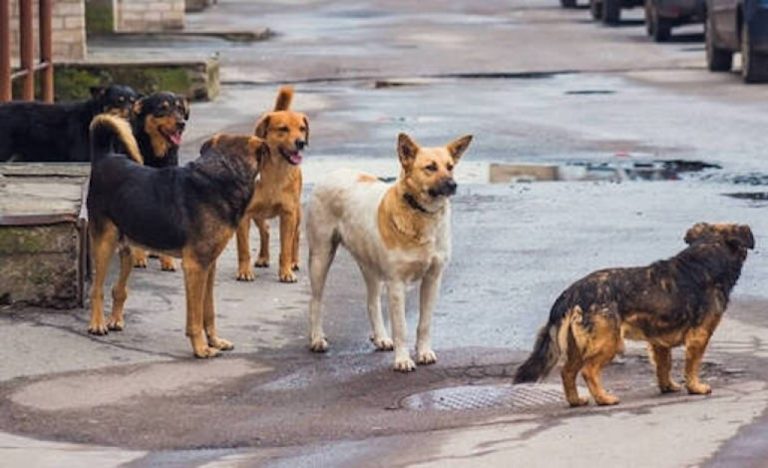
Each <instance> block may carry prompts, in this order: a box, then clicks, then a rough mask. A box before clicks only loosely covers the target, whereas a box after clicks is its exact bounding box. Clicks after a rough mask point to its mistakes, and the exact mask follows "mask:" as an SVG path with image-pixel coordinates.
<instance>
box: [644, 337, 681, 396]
mask: <svg viewBox="0 0 768 468" xmlns="http://www.w3.org/2000/svg"><path fill="white" fill-rule="evenodd" d="M648 354H649V355H650V357H651V361H653V364H654V365H655V366H656V379H657V380H658V382H659V390H661V393H672V392H679V391H680V385H678V384H677V383H676V382H674V381H673V380H672V377H671V376H670V375H669V373H670V371H671V370H672V350H671V349H670V348H668V347H666V346H659V345H652V344H649V345H648Z"/></svg>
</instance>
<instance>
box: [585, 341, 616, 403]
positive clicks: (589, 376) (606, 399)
mask: <svg viewBox="0 0 768 468" xmlns="http://www.w3.org/2000/svg"><path fill="white" fill-rule="evenodd" d="M613 356H614V353H606V352H601V353H599V354H597V355H596V356H591V357H589V358H587V359H586V362H585V363H584V367H583V368H582V370H581V376H582V377H584V381H585V382H586V383H587V388H589V393H591V394H592V398H594V399H595V403H597V404H598V405H615V404H617V403H619V399H618V398H617V397H615V396H614V395H611V394H610V393H608V392H606V391H605V388H603V381H602V377H601V375H600V373H601V372H602V371H603V367H605V365H606V364H608V363H609V362H611V359H613Z"/></svg>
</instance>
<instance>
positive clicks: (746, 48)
mask: <svg viewBox="0 0 768 468" xmlns="http://www.w3.org/2000/svg"><path fill="white" fill-rule="evenodd" d="M750 36H751V34H750V32H749V25H748V24H746V23H744V26H742V28H741V76H742V77H743V78H744V81H745V82H746V83H765V82H768V55H766V54H760V53H758V52H755V51H754V49H753V48H752V41H751V37H750Z"/></svg>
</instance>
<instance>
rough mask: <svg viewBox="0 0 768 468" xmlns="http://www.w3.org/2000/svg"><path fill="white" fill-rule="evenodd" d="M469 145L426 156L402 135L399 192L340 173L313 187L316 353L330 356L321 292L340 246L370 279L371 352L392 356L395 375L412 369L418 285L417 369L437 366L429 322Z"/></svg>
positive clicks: (310, 227) (310, 226) (310, 229)
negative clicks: (411, 302)
mask: <svg viewBox="0 0 768 468" xmlns="http://www.w3.org/2000/svg"><path fill="white" fill-rule="evenodd" d="M471 141H472V136H469V135H467V136H464V137H462V138H459V139H458V140H456V141H454V142H452V143H449V144H448V145H447V146H445V147H442V148H421V147H419V146H418V145H417V144H416V142H414V141H413V140H412V139H411V138H410V137H409V136H408V135H405V134H402V133H401V134H400V135H399V137H398V142H397V151H398V155H399V158H400V165H401V167H402V170H401V172H400V177H399V178H398V180H397V181H396V182H395V183H394V185H390V184H385V183H384V182H381V181H380V180H379V179H377V178H376V177H375V176H372V175H369V174H361V173H356V172H353V171H340V172H336V173H333V174H331V175H330V176H329V177H328V178H327V179H326V180H325V181H323V182H321V183H320V184H318V185H317V186H316V187H315V189H314V191H313V193H312V198H311V201H310V203H309V209H308V213H307V239H308V242H309V279H310V283H311V286H312V299H311V301H310V305H309V321H310V327H311V329H310V348H311V349H312V351H315V352H324V351H325V350H326V349H327V348H328V342H327V341H326V338H325V334H324V333H323V326H322V319H321V303H322V296H323V289H324V287H325V280H326V277H327V274H328V269H329V268H330V266H331V262H332V261H333V257H334V255H335V253H336V249H337V247H338V245H339V244H343V245H344V246H345V247H346V248H347V250H349V251H350V253H351V254H352V256H353V257H354V258H355V260H356V261H357V264H358V266H359V267H360V271H361V272H362V274H363V277H364V279H365V284H366V286H367V289H368V317H369V319H370V321H371V328H372V329H373V335H372V336H371V341H373V344H374V346H376V348H377V349H379V350H391V349H393V348H394V350H395V365H394V368H395V370H396V371H401V372H409V371H412V370H414V369H415V367H416V366H415V364H414V362H413V360H412V359H411V357H410V354H409V352H408V348H407V346H406V343H405V339H406V324H405V287H406V283H408V282H412V281H418V280H421V299H420V313H419V326H418V330H417V331H418V334H417V341H416V352H417V361H418V363H419V364H432V363H434V362H436V361H437V357H436V356H435V353H434V352H433V351H432V338H431V334H430V322H431V320H432V310H433V308H434V306H435V301H436V300H437V294H438V290H439V289H440V280H441V277H442V273H443V269H444V268H445V266H446V264H447V263H448V260H449V257H450V253H451V239H450V217H451V211H450V203H449V200H448V198H449V197H450V196H451V195H453V194H454V193H456V182H455V181H454V179H453V169H454V166H455V165H456V164H457V163H458V162H459V159H460V158H461V156H462V154H463V153H464V152H465V151H466V149H467V147H468V146H469V143H470V142H471ZM382 283H384V284H386V286H387V297H388V299H389V314H390V321H391V323H392V336H393V337H394V341H393V340H392V339H390V338H389V336H388V335H387V332H386V330H385V329H384V322H383V320H382V316H381V304H380V295H381V285H382Z"/></svg>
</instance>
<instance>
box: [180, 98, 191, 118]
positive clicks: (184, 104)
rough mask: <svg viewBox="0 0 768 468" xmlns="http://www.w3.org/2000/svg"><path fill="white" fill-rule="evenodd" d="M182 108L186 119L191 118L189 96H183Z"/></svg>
mask: <svg viewBox="0 0 768 468" xmlns="http://www.w3.org/2000/svg"><path fill="white" fill-rule="evenodd" d="M181 109H182V112H183V113H184V120H189V111H190V109H189V101H188V100H187V98H184V97H183V98H181Z"/></svg>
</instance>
